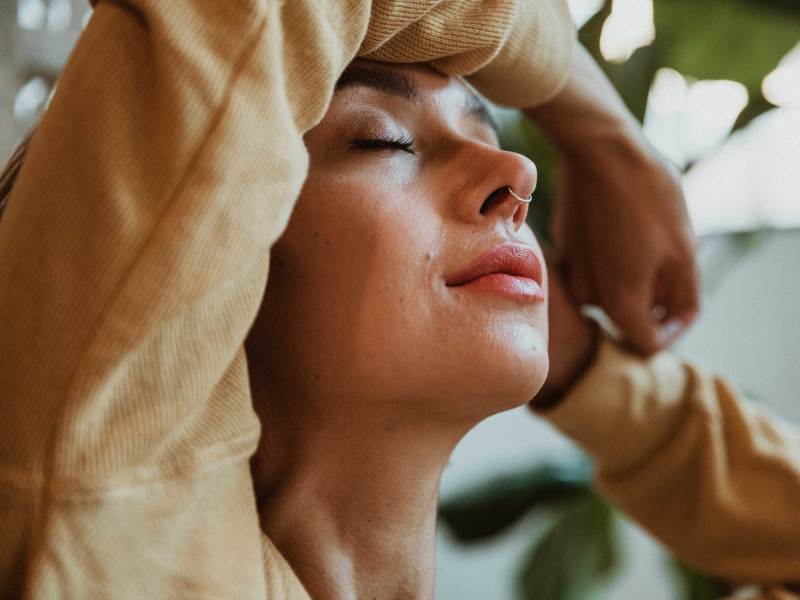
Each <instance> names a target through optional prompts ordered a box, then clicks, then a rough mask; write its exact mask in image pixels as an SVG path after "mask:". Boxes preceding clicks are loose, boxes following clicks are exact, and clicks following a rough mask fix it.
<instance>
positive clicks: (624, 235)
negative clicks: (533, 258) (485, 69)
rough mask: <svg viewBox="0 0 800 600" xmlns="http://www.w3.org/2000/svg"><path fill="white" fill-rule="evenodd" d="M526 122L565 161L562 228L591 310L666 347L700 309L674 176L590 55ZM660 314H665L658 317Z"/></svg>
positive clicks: (568, 260) (575, 282) (561, 244)
mask: <svg viewBox="0 0 800 600" xmlns="http://www.w3.org/2000/svg"><path fill="white" fill-rule="evenodd" d="M526 114H527V115H528V116H529V117H531V118H532V119H534V120H535V121H536V124H537V125H538V126H539V127H540V128H541V129H542V130H543V131H544V132H545V133H546V134H547V135H548V137H549V138H550V139H551V140H552V141H553V142H554V144H555V146H556V147H557V148H558V150H559V151H560V153H561V164H560V170H561V172H560V185H561V189H560V192H561V194H560V197H559V198H558V201H557V203H556V206H555V215H554V219H553V224H552V225H553V227H552V228H553V238H554V240H555V242H556V245H557V247H558V250H559V253H560V255H561V257H562V260H563V261H564V266H565V268H566V276H567V283H568V285H569V288H570V291H571V292H572V294H573V296H574V297H575V298H576V299H577V301H579V302H580V303H582V304H587V303H590V304H599V305H600V306H602V308H603V309H605V311H606V313H608V315H609V316H610V317H611V318H612V319H613V320H614V322H615V323H616V324H617V325H618V326H619V327H620V328H621V329H622V331H623V333H624V334H625V336H626V341H627V342H628V343H629V344H630V345H631V346H633V347H635V348H636V349H638V350H639V351H642V352H645V353H652V352H655V351H656V350H658V349H660V348H664V347H665V346H667V345H668V344H669V343H670V342H671V341H672V340H673V339H674V338H675V337H676V336H677V335H678V334H679V333H680V332H681V331H682V330H683V329H684V327H685V326H686V325H687V324H688V323H690V322H691V321H692V320H693V319H694V316H695V314H696V313H697V311H698V308H699V302H700V300H699V290H698V281H697V279H698V278H697V267H696V261H695V254H694V238H693V235H692V232H691V227H690V225H689V221H688V218H687V214H686V208H685V205H684V200H683V193H682V192H681V188H680V181H679V179H678V177H677V175H676V173H675V172H674V169H672V168H671V167H670V166H669V165H667V163H666V162H665V161H664V160H663V159H662V158H661V157H660V156H659V155H658V153H657V152H656V151H655V150H654V149H653V148H652V147H651V146H650V144H649V143H648V142H647V141H646V140H645V138H644V135H643V133H642V130H641V127H640V125H639V123H638V122H637V121H636V120H635V119H634V117H633V116H632V115H631V114H630V113H629V111H628V109H627V108H626V107H625V105H624V103H623V102H622V99H621V98H620V97H619V95H618V94H617V93H616V91H615V90H614V88H613V87H612V85H611V83H610V82H609V81H608V79H607V78H606V76H605V75H604V73H603V72H602V70H601V69H600V67H599V66H598V65H597V63H596V62H595V61H594V59H593V58H592V57H591V55H590V54H589V53H588V52H587V51H586V50H585V49H584V48H583V47H580V46H578V48H577V49H576V51H575V53H574V55H573V61H572V65H571V69H570V74H569V77H568V79H567V82H566V85H564V86H563V88H562V89H561V90H560V92H559V93H558V94H557V95H556V96H555V97H553V98H552V99H550V100H549V101H548V102H546V103H543V104H541V105H539V106H537V107H536V108H532V109H528V110H526ZM655 307H663V309H664V310H663V314H661V315H659V316H658V318H656V319H654V318H653V309H654V308H655ZM658 310H659V311H660V310H661V309H658Z"/></svg>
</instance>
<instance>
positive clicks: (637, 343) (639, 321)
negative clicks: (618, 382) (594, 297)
mask: <svg viewBox="0 0 800 600" xmlns="http://www.w3.org/2000/svg"><path fill="white" fill-rule="evenodd" d="M612 294H613V296H612V297H610V298H601V303H602V305H603V307H604V309H605V312H606V314H608V316H609V317H610V318H611V320H612V321H613V322H614V324H615V325H616V326H617V327H619V329H620V330H621V331H622V333H623V335H624V338H625V342H626V343H628V344H629V345H631V346H633V348H634V349H636V350H638V351H639V352H643V353H644V354H653V353H654V352H657V351H658V350H660V349H661V348H662V347H663V343H662V335H661V331H660V330H661V328H660V326H659V325H660V324H659V323H658V322H657V321H655V320H654V319H653V318H652V316H651V313H652V310H651V309H652V307H653V298H654V296H653V286H652V285H649V284H648V285H642V286H638V287H636V288H633V287H628V288H616V289H615V291H614V292H612Z"/></svg>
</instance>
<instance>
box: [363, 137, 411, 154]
mask: <svg viewBox="0 0 800 600" xmlns="http://www.w3.org/2000/svg"><path fill="white" fill-rule="evenodd" d="M350 146H351V147H352V148H355V149H356V150H402V151H403V152H408V153H409V154H414V153H415V152H414V140H412V139H411V138H410V137H402V138H362V139H355V140H352V141H351V142H350Z"/></svg>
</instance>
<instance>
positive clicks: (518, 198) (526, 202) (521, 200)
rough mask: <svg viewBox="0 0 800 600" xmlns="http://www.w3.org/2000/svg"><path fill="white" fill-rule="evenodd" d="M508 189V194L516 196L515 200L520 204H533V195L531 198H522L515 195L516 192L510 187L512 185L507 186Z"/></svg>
mask: <svg viewBox="0 0 800 600" xmlns="http://www.w3.org/2000/svg"><path fill="white" fill-rule="evenodd" d="M506 188H507V189H508V192H509V193H510V194H511V195H512V196H514V198H516V199H517V200H519V201H520V202H522V203H524V204H530V203H531V201H532V200H533V194H531V195H530V196H528V197H527V198H523V197H522V196H517V195H516V194H515V193H514V190H512V189H511V186H510V185H507V186H506Z"/></svg>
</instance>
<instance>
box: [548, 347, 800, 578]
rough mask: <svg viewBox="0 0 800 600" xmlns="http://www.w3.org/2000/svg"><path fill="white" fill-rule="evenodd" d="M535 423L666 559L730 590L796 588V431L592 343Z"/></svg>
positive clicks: (683, 370) (689, 374) (690, 379)
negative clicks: (572, 379) (578, 450)
mask: <svg viewBox="0 0 800 600" xmlns="http://www.w3.org/2000/svg"><path fill="white" fill-rule="evenodd" d="M540 414H541V415H542V416H543V417H544V418H546V419H547V420H549V421H550V422H551V423H553V424H554V425H555V426H556V427H557V428H559V429H560V430H561V431H563V432H564V433H565V434H566V435H567V436H569V437H571V438H572V439H574V440H575V441H576V442H577V443H578V444H580V445H582V446H583V447H584V448H586V450H587V451H588V452H589V453H590V454H591V455H592V456H593V457H594V458H595V460H596V463H597V470H598V475H597V479H598V485H599V488H600V490H601V491H602V492H603V493H604V494H606V495H607V496H608V497H609V498H610V499H611V500H613V501H614V502H615V503H616V504H617V505H618V506H619V507H620V508H621V509H622V510H623V511H625V512H626V513H627V514H629V515H630V516H631V517H633V518H634V519H635V520H637V521H639V522H640V523H641V524H642V525H643V526H644V527H645V528H646V529H648V530H649V531H650V532H651V533H653V534H654V535H655V536H656V537H657V538H658V539H660V540H661V541H662V542H664V543H665V544H666V545H667V546H669V547H670V548H671V549H672V550H673V551H674V552H675V553H676V554H677V555H679V556H681V557H682V558H684V559H686V560H687V561H689V562H691V563H693V564H695V565H697V566H699V567H701V568H703V569H704V570H706V571H708V572H711V573H714V574H717V575H720V576H724V577H728V578H731V579H733V580H735V581H742V582H748V581H749V582H754V583H759V582H769V583H773V582H774V583H780V582H791V581H798V580H800V543H798V540H800V517H798V514H797V510H796V507H797V506H798V505H800V431H798V430H797V429H796V428H793V427H791V426H789V425H787V424H785V423H782V422H780V421H779V420H777V419H774V418H771V417H769V416H767V415H765V414H764V413H763V412H761V411H760V410H759V409H758V408H756V407H754V406H752V405H749V404H748V403H746V402H745V401H743V400H741V399H737V397H736V395H735V393H734V391H733V390H732V388H730V387H729V386H728V385H727V384H726V383H725V382H724V381H722V380H721V379H719V378H716V377H714V376H713V375H711V374H708V373H706V372H704V371H703V370H701V369H698V368H696V367H694V366H692V365H690V364H686V363H682V362H681V361H680V360H678V359H677V358H676V357H674V356H672V355H670V354H668V353H662V354H659V355H656V356H654V357H652V358H650V359H644V358H640V357H636V356H634V355H631V354H629V353H627V352H623V351H622V350H620V349H618V348H616V347H615V346H613V345H612V344H611V343H609V342H604V343H603V346H602V347H601V350H600V353H599V355H598V358H597V361H596V362H595V364H594V366H593V367H592V368H591V369H590V371H589V372H588V373H587V374H586V376H585V377H584V378H583V379H581V380H580V381H579V382H578V383H577V384H576V385H575V386H574V388H573V389H572V390H570V391H569V392H568V393H567V394H566V396H565V397H564V398H563V401H562V402H561V403H559V404H558V405H557V406H556V407H554V408H552V409H550V410H546V411H544V412H540Z"/></svg>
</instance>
